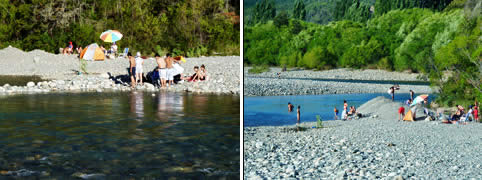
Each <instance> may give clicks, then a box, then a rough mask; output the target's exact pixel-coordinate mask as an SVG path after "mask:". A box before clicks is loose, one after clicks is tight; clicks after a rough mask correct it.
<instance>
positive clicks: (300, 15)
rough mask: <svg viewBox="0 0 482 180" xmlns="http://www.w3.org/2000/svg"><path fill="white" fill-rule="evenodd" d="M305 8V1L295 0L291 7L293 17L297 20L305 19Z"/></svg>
mask: <svg viewBox="0 0 482 180" xmlns="http://www.w3.org/2000/svg"><path fill="white" fill-rule="evenodd" d="M305 17H306V10H305V3H304V2H303V0H296V2H295V6H294V7H293V18H295V19H299V20H305Z"/></svg>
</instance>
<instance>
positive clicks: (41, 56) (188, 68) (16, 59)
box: [0, 47, 240, 95]
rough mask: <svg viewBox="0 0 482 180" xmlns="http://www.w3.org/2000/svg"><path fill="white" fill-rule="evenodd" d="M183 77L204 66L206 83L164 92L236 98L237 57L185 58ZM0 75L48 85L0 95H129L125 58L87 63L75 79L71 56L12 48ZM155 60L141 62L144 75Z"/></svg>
mask: <svg viewBox="0 0 482 180" xmlns="http://www.w3.org/2000/svg"><path fill="white" fill-rule="evenodd" d="M186 59H187V62H186V63H183V64H181V66H182V67H184V69H185V70H184V73H183V74H184V75H191V74H193V73H194V71H193V67H194V66H200V65H202V64H204V65H205V66H206V69H207V71H208V80H207V81H203V82H195V83H191V82H184V83H180V84H176V85H174V86H171V87H169V88H167V89H166V90H167V91H176V92H178V91H188V92H201V93H228V94H239V93H240V91H239V85H240V77H239V76H240V73H239V66H240V57H239V56H227V57H201V58H186ZM0 66H1V67H6V68H2V69H1V70H0V75H15V76H38V77H41V78H43V79H49V80H50V81H41V82H28V83H27V84H25V85H24V86H12V85H10V84H8V83H7V84H0V95H1V94H7V95H8V94H17V93H45V92H53V91H55V92H67V91H68V92H78V91H80V92H82V91H97V92H102V91H130V90H131V89H130V87H129V82H130V79H129V78H128V76H127V73H128V71H127V70H128V67H129V62H128V60H127V59H126V58H117V59H106V60H105V61H87V72H88V74H82V75H78V71H79V69H80V68H79V67H80V64H79V59H78V58H77V57H76V56H75V55H60V54H59V55H58V54H50V53H47V52H44V51H42V50H34V51H30V52H24V51H21V50H19V49H16V48H13V47H7V48H5V49H2V50H0ZM156 66H157V65H156V62H155V59H153V58H150V59H146V60H145V61H144V65H143V68H144V74H147V72H150V71H152V70H153V69H154V68H155V67H156ZM136 89H138V90H146V91H157V90H159V88H157V87H154V86H153V85H152V84H149V83H145V84H144V86H138V87H136Z"/></svg>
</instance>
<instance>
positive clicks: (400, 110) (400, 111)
mask: <svg viewBox="0 0 482 180" xmlns="http://www.w3.org/2000/svg"><path fill="white" fill-rule="evenodd" d="M403 116H405V108H404V107H403V106H401V107H400V108H398V121H401V120H403Z"/></svg>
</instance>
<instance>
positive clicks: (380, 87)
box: [244, 67, 433, 96]
mask: <svg viewBox="0 0 482 180" xmlns="http://www.w3.org/2000/svg"><path fill="white" fill-rule="evenodd" d="M249 69H250V68H249V67H245V68H244V75H245V76H244V95H245V96H280V95H308V94H311V95H315V94H354V93H386V92H387V91H388V89H389V87H391V86H392V85H393V84H388V83H376V82H372V83H366V82H361V81H360V82H357V80H372V81H395V82H397V81H403V82H410V81H413V82H416V83H420V80H419V79H418V78H417V77H418V76H419V74H415V73H403V72H388V71H383V70H349V69H335V70H328V71H311V70H292V71H286V72H282V73H281V78H278V76H277V75H276V73H277V72H281V68H270V69H271V71H269V72H264V73H260V74H250V73H248V70H249ZM293 78H294V79H293ZM313 78H315V79H320V78H321V79H329V80H330V81H319V80H314V79H313ZM336 80H352V82H337V81H336ZM410 89H412V90H413V91H415V92H416V93H432V92H433V90H432V89H431V88H430V87H429V86H428V85H400V90H399V91H397V93H408V92H409V90H410Z"/></svg>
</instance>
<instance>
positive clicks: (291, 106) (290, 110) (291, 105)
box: [288, 102, 295, 112]
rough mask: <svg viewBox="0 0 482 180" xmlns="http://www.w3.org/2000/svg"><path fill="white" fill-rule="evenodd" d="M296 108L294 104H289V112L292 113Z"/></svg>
mask: <svg viewBox="0 0 482 180" xmlns="http://www.w3.org/2000/svg"><path fill="white" fill-rule="evenodd" d="M294 107H295V106H293V104H291V103H290V102H288V112H292V111H293V108H294Z"/></svg>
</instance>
